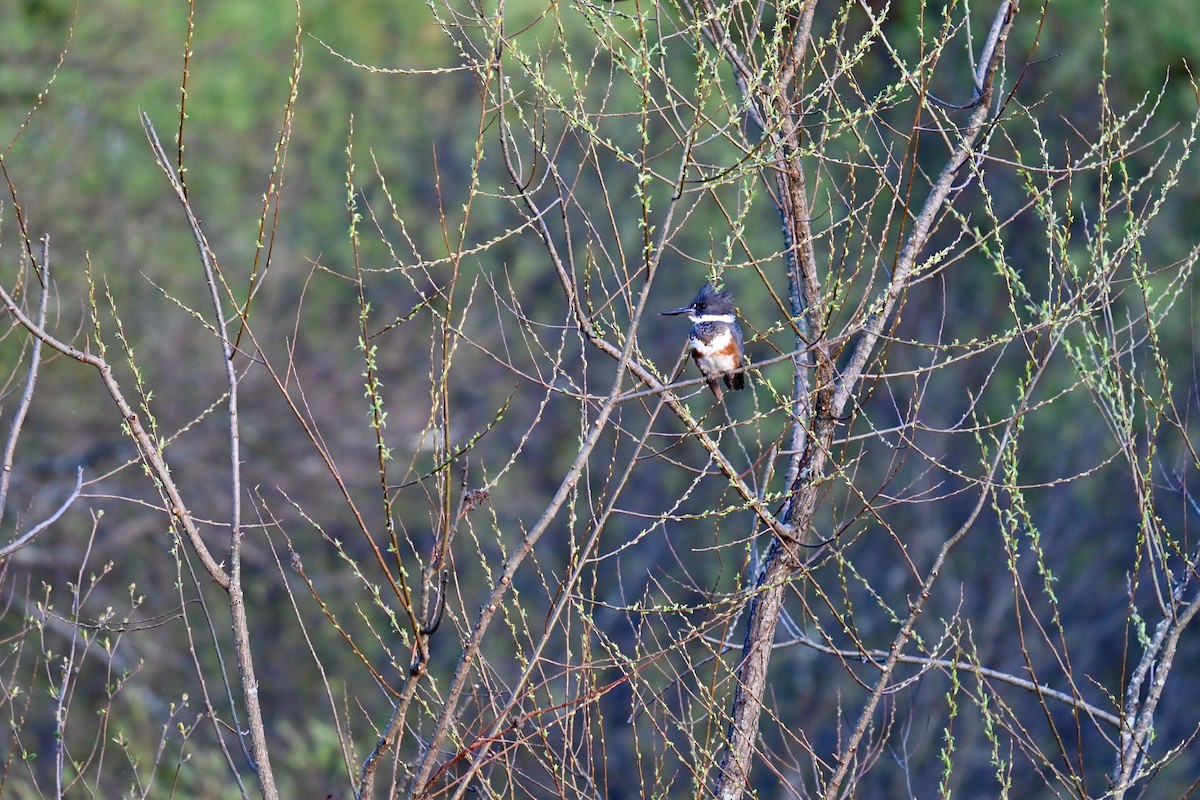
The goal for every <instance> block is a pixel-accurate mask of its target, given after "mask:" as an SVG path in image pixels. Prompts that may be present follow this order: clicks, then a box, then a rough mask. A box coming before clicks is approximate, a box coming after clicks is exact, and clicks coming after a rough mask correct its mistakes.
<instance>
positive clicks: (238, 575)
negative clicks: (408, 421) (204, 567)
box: [142, 113, 279, 800]
mask: <svg viewBox="0 0 1200 800" xmlns="http://www.w3.org/2000/svg"><path fill="white" fill-rule="evenodd" d="M142 126H143V127H144V128H145V131H146V137H147V139H148V140H149V142H150V146H151V148H152V149H153V151H154V156H155V159H156V160H157V161H158V166H159V167H160V168H161V169H162V171H163V172H164V173H165V174H166V176H167V180H168V182H169V183H170V184H171V188H172V190H174V192H175V196H176V198H177V199H178V200H179V202H180V204H181V205H182V207H183V211H184V214H185V215H186V216H187V221H188V226H189V227H190V229H191V231H192V237H193V239H194V240H195V242H196V248H197V250H199V253H200V263H201V265H202V266H203V267H204V279H205V283H206V284H207V286H208V292H209V297H210V299H211V301H212V304H213V325H214V328H215V330H216V331H217V338H218V341H219V343H220V345H221V357H222V358H221V360H222V362H223V366H224V368H225V382H226V386H227V388H228V391H229V395H228V401H227V403H226V409H227V414H228V418H229V473H230V474H229V478H230V502H231V504H232V508H231V510H230V536H229V562H230V566H229V581H228V584H227V585H226V587H225V589H226V591H227V592H228V593H229V614H230V618H231V623H232V626H233V645H234V650H235V651H236V653H237V661H238V671H239V672H240V673H241V684H242V700H243V702H244V703H245V704H246V718H247V721H248V723H249V725H250V742H251V751H252V753H253V756H254V764H253V767H254V771H255V773H256V774H257V776H258V785H259V788H260V789H261V790H262V793H263V796H264V797H265V798H268V800H273V798H277V797H278V796H279V792H278V790H277V789H276V787H275V776H274V773H273V772H272V770H271V753H270V750H269V749H268V748H267V740H266V739H267V735H266V729H265V727H264V725H263V717H262V707H261V704H260V702H259V694H258V678H257V676H256V675H255V670H254V651H253V648H252V647H251V645H250V623H249V618H248V616H247V612H246V599H245V593H244V591H243V588H242V537H243V535H244V531H243V529H242V453H241V428H240V425H239V422H238V376H237V370H236V368H235V367H234V363H233V359H234V355H235V354H236V352H237V350H236V348H235V347H234V344H233V341H232V340H231V339H230V337H229V331H228V328H227V325H226V323H225V313H224V309H223V308H222V304H221V294H220V290H219V285H218V284H219V283H221V282H222V280H223V279H222V277H221V275H220V272H219V268H218V266H217V263H216V259H215V257H214V255H213V251H212V248H211V247H209V244H208V240H207V238H206V237H205V236H204V232H203V230H202V229H201V227H200V221H199V219H197V217H196V215H195V213H194V212H193V211H192V205H191V202H190V201H189V200H188V198H187V193H186V192H185V190H184V186H183V183H182V182H181V180H180V177H179V174H178V173H177V172H176V171H175V169H174V168H173V167H172V166H171V162H170V159H169V158H168V157H167V153H166V151H165V150H164V149H163V146H162V143H161V142H159V140H158V133H157V132H156V131H155V130H154V125H153V124H152V123H151V122H150V117H149V115H147V114H145V113H143V114H142Z"/></svg>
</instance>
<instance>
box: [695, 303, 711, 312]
mask: <svg viewBox="0 0 1200 800" xmlns="http://www.w3.org/2000/svg"><path fill="white" fill-rule="evenodd" d="M706 305H708V304H707V303H696V310H697V311H703V310H704V307H705V306H706Z"/></svg>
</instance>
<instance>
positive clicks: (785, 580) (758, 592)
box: [715, 0, 1016, 800]
mask: <svg viewBox="0 0 1200 800" xmlns="http://www.w3.org/2000/svg"><path fill="white" fill-rule="evenodd" d="M1015 13H1016V9H1015V7H1014V6H1013V5H1011V4H1010V3H1009V2H1008V0H1005V2H1002V3H1001V5H1000V9H999V12H998V13H997V15H996V19H995V22H994V23H993V26H992V30H991V32H990V34H989V46H988V48H987V49H986V51H985V54H984V57H983V59H982V63H981V64H980V68H979V73H977V76H978V75H982V76H984V78H983V80H982V81H979V80H976V83H980V84H982V92H981V96H980V99H979V102H978V104H977V105H976V107H975V109H974V111H973V113H972V115H971V119H970V121H969V123H968V125H967V126H966V127H965V128H964V130H963V131H962V134H961V138H960V139H959V142H958V143H957V145H956V146H955V148H954V150H953V152H952V153H951V155H950V158H949V159H948V160H947V162H946V164H945V166H944V167H943V168H942V171H941V173H940V174H939V176H938V179H937V180H936V181H935V183H934V184H933V186H932V187H931V189H930V192H929V194H928V196H927V197H926V199H925V203H924V205H923V207H922V209H921V211H920V213H918V214H917V217H916V220H915V222H914V224H913V227H912V229H911V231H910V232H909V234H908V236H907V238H906V241H905V245H904V248H903V250H902V251H901V255H900V258H899V260H898V262H897V264H896V265H895V267H894V268H893V270H892V273H891V276H890V279H889V281H888V283H887V286H886V287H885V289H884V291H883V296H882V297H881V298H880V300H879V302H878V303H877V304H876V310H875V311H874V313H873V314H872V315H871V316H870V317H869V318H868V320H867V322H866V324H865V325H864V329H863V333H862V335H861V336H860V338H859V340H858V342H857V344H856V345H855V348H854V350H853V351H852V354H851V357H850V359H849V361H848V362H847V364H846V366H845V367H844V368H843V369H842V371H841V374H840V375H837V376H836V377H835V373H834V366H833V363H832V360H831V359H830V358H829V353H828V351H826V350H822V349H820V348H818V351H817V353H816V358H817V364H816V367H817V379H816V395H815V397H814V398H813V406H812V416H811V420H812V430H811V434H809V435H808V436H807V437H806V439H805V442H804V447H803V452H802V455H801V457H800V461H799V469H798V470H797V471H796V472H795V477H794V481H793V483H792V485H791V487H790V495H789V499H788V504H787V508H786V511H785V512H784V513H785V516H784V519H785V522H786V524H787V526H788V528H789V529H790V530H791V531H792V533H793V536H794V537H795V538H796V539H797V540H799V539H801V538H802V537H803V536H805V534H806V532H807V531H808V530H809V529H810V527H811V525H812V523H813V519H814V517H815V513H816V509H817V503H818V499H819V496H820V495H819V492H820V486H821V478H822V476H823V474H824V471H825V466H826V463H827V461H828V458H829V449H830V446H831V444H832V442H833V434H834V431H835V428H836V421H837V418H838V417H839V416H840V415H841V413H842V411H843V409H844V408H845V407H846V404H847V403H848V401H849V399H850V397H851V395H852V393H853V392H854V391H855V389H856V387H857V384H858V380H859V378H860V377H861V375H862V373H863V370H864V369H865V368H866V365H867V363H868V361H869V359H870V358H871V356H872V354H873V353H874V350H875V345H876V343H877V342H878V340H879V337H880V335H881V334H882V331H883V327H884V325H885V324H886V322H887V321H888V320H889V319H890V317H891V315H892V312H893V311H894V310H895V308H896V306H897V303H898V301H899V299H900V297H901V295H902V294H903V292H904V290H905V289H906V288H907V286H908V281H909V278H910V276H911V275H912V273H913V270H914V268H915V265H916V259H917V257H918V256H919V255H920V253H921V252H922V251H923V250H924V247H925V245H926V243H927V242H928V239H929V235H930V231H931V230H932V228H933V224H934V222H935V220H936V219H937V218H938V216H939V215H940V213H941V212H942V210H943V206H944V204H945V202H946V200H947V198H948V197H949V196H950V193H951V189H952V187H953V181H954V177H955V176H956V175H957V174H958V172H959V170H960V169H962V167H963V166H964V165H965V164H966V163H968V161H969V160H970V158H971V156H972V154H973V153H974V151H975V147H976V145H977V143H978V142H979V140H980V139H981V137H982V135H983V133H984V130H985V128H986V126H987V124H988V118H989V115H990V114H991V107H990V103H991V97H992V92H993V88H994V81H995V75H996V72H997V70H998V69H999V66H1000V64H1001V62H1002V61H1003V57H1004V45H1005V41H1006V39H1007V36H1008V32H1009V30H1010V29H1011V26H1012V21H1013V18H1014V16H1015ZM801 29H803V28H801ZM977 76H973V77H974V78H977ZM782 94H783V93H781V95H782ZM788 96H789V97H790V95H788ZM779 110H780V111H781V112H785V113H784V115H783V116H784V119H785V120H786V121H787V123H790V105H788V104H786V103H785V104H782V105H780V106H779ZM784 131H785V132H788V133H790V136H791V137H792V138H791V139H790V140H788V141H787V142H786V146H785V148H784V149H783V153H784V154H785V155H787V156H788V157H787V158H786V160H785V163H784V165H783V166H784V174H786V176H787V178H788V180H787V181H786V183H784V184H782V185H781V188H782V190H783V191H782V192H781V196H782V197H784V198H786V201H785V202H783V203H781V205H780V208H781V210H782V211H787V212H790V213H792V214H796V213H799V212H800V211H801V210H802V209H805V208H807V205H806V200H805V197H806V195H805V193H804V191H803V187H804V172H803V169H802V167H801V165H800V163H799V148H798V144H799V141H798V138H797V136H798V132H797V129H796V128H794V127H791V128H789V127H787V124H786V123H785V127H784ZM805 219H807V215H805ZM791 223H792V224H791V226H790V227H791V229H792V230H794V231H796V232H797V234H798V235H800V236H804V235H806V229H805V227H804V223H803V221H801V220H791ZM788 228H789V226H788V225H787V224H785V229H788ZM810 241H811V240H809V242H810ZM807 243H808V242H806V241H805V240H803V239H799V238H797V239H796V240H794V242H793V245H794V246H799V247H801V248H804V246H805V245H806V244H807ZM802 252H808V253H809V255H808V260H807V261H806V260H805V259H803V258H801V259H800V260H799V261H798V264H797V266H798V268H799V271H800V284H801V285H800V290H801V294H802V296H803V299H804V300H805V302H806V310H807V313H808V315H809V318H810V324H814V323H815V325H814V329H813V330H814V335H818V336H819V335H820V333H819V331H820V328H819V327H816V325H819V324H820V320H819V316H817V315H818V314H819V313H821V312H820V309H821V305H822V300H823V296H822V290H821V284H820V280H819V274H818V272H817V269H816V264H815V263H814V262H815V258H814V257H813V256H812V255H811V250H809V251H804V250H802ZM981 502H982V500H981ZM976 513H978V511H977V512H976ZM965 530H966V528H965V527H964V528H963V529H962V530H960V533H959V534H958V536H956V537H954V538H953V539H952V541H957V539H958V538H961V535H962V534H963V533H965ZM943 556H944V553H943ZM803 569H804V566H803V564H802V563H801V562H800V561H799V559H798V558H797V554H796V552H795V550H794V549H793V548H790V547H788V543H787V542H785V541H783V540H781V539H778V538H776V539H775V540H773V541H772V543H771V547H770V550H769V552H768V554H767V557H766V559H765V560H764V563H763V566H762V567H761V569H760V570H759V573H758V575H757V576H756V577H755V595H754V599H753V600H752V602H751V606H750V614H749V619H748V621H747V628H746V639H745V643H744V646H743V648H742V656H741V661H740V662H739V664H738V666H737V685H736V689H735V691H734V700H733V706H732V709H731V714H730V717H731V721H730V724H729V733H728V735H727V742H726V750H725V755H724V757H723V759H722V762H721V766H720V770H719V774H718V776H717V783H716V789H715V792H716V795H717V797H719V798H721V799H722V800H736V798H740V797H741V796H742V794H743V793H744V792H745V789H746V786H747V782H748V781H749V776H750V766H751V761H752V757H753V753H754V750H755V740H756V739H757V736H758V723H759V718H760V715H761V713H762V704H763V696H764V693H765V690H766V685H767V672H768V668H769V665H770V656H771V649H772V644H773V642H774V639H775V629H776V627H777V626H778V623H779V619H780V616H781V615H782V613H783V599H784V594H785V592H786V591H787V589H788V587H789V585H790V584H791V583H792V582H793V581H794V580H796V579H797V578H799V577H801V576H802V575H803ZM937 574H938V570H937V569H936V568H935V569H934V571H932V572H931V573H930V575H929V576H928V578H927V585H926V586H925V587H924V588H923V591H922V594H921V597H920V598H919V599H918V600H917V601H916V602H915V605H914V608H913V609H912V613H911V614H910V616H909V619H908V621H907V622H906V624H905V626H904V627H903V629H902V631H901V634H900V635H899V636H897V639H896V641H895V642H894V643H893V648H892V653H891V660H890V661H889V663H888V666H887V668H885V669H884V671H883V674H882V675H881V676H880V678H879V680H878V682H877V683H876V686H875V689H874V691H873V692H872V694H871V697H870V699H869V700H868V702H867V704H866V705H865V707H864V708H863V711H862V714H861V715H860V721H859V724H858V725H856V727H855V729H854V731H853V733H852V735H851V737H850V739H849V740H848V741H847V742H846V743H845V745H844V746H843V754H844V755H843V757H842V758H840V759H839V761H838V767H837V769H836V771H835V773H834V775H833V776H832V778H831V780H830V782H829V785H828V786H827V787H826V791H825V796H826V797H828V798H835V797H837V796H838V793H839V792H840V788H841V785H842V783H843V781H844V780H845V779H846V777H847V775H848V774H849V769H850V767H851V765H852V763H853V758H852V756H853V754H854V752H855V751H856V750H857V748H858V746H859V743H860V742H861V739H862V737H863V736H864V735H865V733H866V724H865V722H866V721H868V720H869V719H870V718H871V716H872V715H873V714H874V710H875V707H876V705H877V703H878V702H879V700H880V698H881V697H882V695H883V692H884V691H885V689H886V687H887V685H888V682H889V680H890V676H891V672H892V668H893V667H894V665H895V658H896V657H898V655H899V653H900V650H901V648H902V646H903V643H904V642H905V641H906V640H907V638H908V635H909V634H910V632H911V628H912V625H913V624H915V621H916V617H917V616H918V615H919V614H920V609H921V608H922V607H923V604H924V602H925V601H926V600H927V599H928V597H929V592H928V588H929V587H928V584H929V583H931V582H932V581H933V580H934V579H936V577H937Z"/></svg>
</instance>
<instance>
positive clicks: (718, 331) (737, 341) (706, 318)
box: [662, 283, 746, 400]
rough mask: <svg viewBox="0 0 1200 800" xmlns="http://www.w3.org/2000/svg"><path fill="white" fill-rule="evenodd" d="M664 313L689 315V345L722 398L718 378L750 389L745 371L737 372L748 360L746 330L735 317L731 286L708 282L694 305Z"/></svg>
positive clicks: (736, 387) (697, 361)
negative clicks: (716, 285)
mask: <svg viewBox="0 0 1200 800" xmlns="http://www.w3.org/2000/svg"><path fill="white" fill-rule="evenodd" d="M662 313H663V314H664V315H672V314H687V315H688V319H690V320H691V321H692V331H691V333H690V334H688V346H689V347H690V348H691V350H692V358H694V359H696V366H698V367H700V371H701V372H702V373H704V377H705V378H706V379H707V381H708V388H710V389H712V392H713V394H715V395H716V396H717V399H718V400H719V399H721V387H720V386H718V385H717V378H723V379H724V381H725V385H726V386H728V387H729V388H730V389H733V390H735V391H737V390H739V389H744V388H746V375H745V373H742V372H736V371H735V370H740V369H741V368H742V366H743V365H744V364H745V361H746V359H745V356H744V355H743V352H742V329H741V328H740V327H738V324H737V317H736V316H734V313H733V295H732V294H730V293H729V290H728V289H720V290H718V289H717V287H715V286H713V285H712V284H711V283H706V284H704V286H703V287H702V288H701V289H700V293H699V294H697V295H696V299H695V300H693V301H692V304H691V305H689V306H684V307H683V308H673V309H671V310H670V311H664V312H662Z"/></svg>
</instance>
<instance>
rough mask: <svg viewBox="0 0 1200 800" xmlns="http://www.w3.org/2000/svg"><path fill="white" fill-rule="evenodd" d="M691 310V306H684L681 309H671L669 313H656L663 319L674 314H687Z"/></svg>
mask: <svg viewBox="0 0 1200 800" xmlns="http://www.w3.org/2000/svg"><path fill="white" fill-rule="evenodd" d="M691 310H692V307H691V306H684V307H683V308H672V309H671V310H670V311H660V312H658V313H659V314H661V315H662V316H664V317H669V316H672V315H674V314H688V313H690V312H691Z"/></svg>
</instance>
